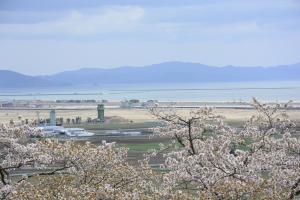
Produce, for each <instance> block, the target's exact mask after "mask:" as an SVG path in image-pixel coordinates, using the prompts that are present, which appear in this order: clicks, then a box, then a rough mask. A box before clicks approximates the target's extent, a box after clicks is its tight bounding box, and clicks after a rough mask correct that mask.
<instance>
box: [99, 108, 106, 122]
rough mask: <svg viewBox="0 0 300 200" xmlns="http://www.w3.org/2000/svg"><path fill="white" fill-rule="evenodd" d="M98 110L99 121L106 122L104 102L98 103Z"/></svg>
mask: <svg viewBox="0 0 300 200" xmlns="http://www.w3.org/2000/svg"><path fill="white" fill-rule="evenodd" d="M97 110H98V119H99V121H100V122H104V121H105V119H104V104H98V107H97Z"/></svg>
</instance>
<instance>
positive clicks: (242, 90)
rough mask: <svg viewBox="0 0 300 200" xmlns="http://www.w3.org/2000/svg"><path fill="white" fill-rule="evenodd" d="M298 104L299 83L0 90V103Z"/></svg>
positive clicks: (101, 86) (189, 84)
mask: <svg viewBox="0 0 300 200" xmlns="http://www.w3.org/2000/svg"><path fill="white" fill-rule="evenodd" d="M252 97H256V98H258V99H259V100H261V101H288V100H293V101H296V102H300V81H280V82H278V81H277V82H232V83H185V84H141V85H100V86H80V87H79V86H78V87H62V88H51V89H42V88H41V89H25V90H24V89H19V90H18V89H11V90H3V89H0V100H14V99H15V100H65V99H68V100H69V99H70V100H71V99H73V100H74V99H78V100H87V99H95V100H102V99H106V100H124V99H133V98H134V99H140V100H150V99H155V100H159V101H249V100H251V98H252Z"/></svg>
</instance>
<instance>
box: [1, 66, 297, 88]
mask: <svg viewBox="0 0 300 200" xmlns="http://www.w3.org/2000/svg"><path fill="white" fill-rule="evenodd" d="M5 71H6V72H5ZM3 73H4V74H5V73H8V70H0V79H1V77H3ZM14 73H15V74H14ZM12 74H14V75H15V76H13V75H12ZM4 76H5V75H4ZM5 77H6V79H5V80H6V82H5V81H3V80H2V81H1V80H0V88H1V87H3V86H4V87H9V86H13V87H18V86H19V85H20V86H22V87H33V86H37V85H38V86H40V87H49V86H62V85H95V84H96V85H98V84H141V83H192V82H239V81H280V80H300V63H296V64H292V65H279V66H268V67H262V66H256V67H238V66H232V65H228V66H224V67H216V66H209V65H204V64H200V63H190V62H177V61H176V62H175V61H174V62H164V63H158V64H152V65H147V66H143V67H132V66H123V67H117V68H81V69H78V70H71V71H63V72H60V73H57V74H53V75H46V76H28V75H23V74H20V73H17V72H13V71H11V74H10V76H7V75H6V76H5ZM7 77H10V79H8V78H7ZM17 79H19V80H17ZM22 81H23V82H24V81H27V83H26V84H25V85H24V84H19V85H18V84H16V83H15V82H19V83H22Z"/></svg>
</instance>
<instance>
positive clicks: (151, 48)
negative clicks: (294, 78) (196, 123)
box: [0, 0, 300, 75]
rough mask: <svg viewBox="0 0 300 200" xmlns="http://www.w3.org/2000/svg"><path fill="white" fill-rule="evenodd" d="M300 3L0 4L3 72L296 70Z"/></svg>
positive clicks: (20, 0) (37, 0) (134, 0)
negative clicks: (181, 65) (164, 67)
mask: <svg viewBox="0 0 300 200" xmlns="http://www.w3.org/2000/svg"><path fill="white" fill-rule="evenodd" d="M299 52H300V0H251V1H243V0H226V1H225V0H224V1H217V0H157V1H156V0H101V1H99V0H43V1H41V0H0V69H8V70H14V71H17V72H21V73H25V74H29V75H43V74H53V73H57V72H61V71H66V70H74V69H79V68H85V67H89V68H90V67H99V68H112V67H118V66H143V65H149V64H153V63H160V62H167V61H184V62H197V63H202V64H207V65H214V66H226V65H238V66H274V65H283V64H293V63H299V62H300V53H299Z"/></svg>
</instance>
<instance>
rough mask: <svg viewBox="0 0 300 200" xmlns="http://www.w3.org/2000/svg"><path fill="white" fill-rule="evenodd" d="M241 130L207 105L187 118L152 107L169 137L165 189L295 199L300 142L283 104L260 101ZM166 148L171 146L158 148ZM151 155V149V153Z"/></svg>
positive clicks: (212, 195) (212, 196)
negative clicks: (225, 121)
mask: <svg viewBox="0 0 300 200" xmlns="http://www.w3.org/2000/svg"><path fill="white" fill-rule="evenodd" d="M253 106H254V108H255V109H256V111H257V113H256V114H255V115H254V116H253V117H251V118H250V119H249V120H248V121H247V122H246V124H245V125H244V126H243V127H242V128H233V127H230V126H228V125H226V124H225V123H224V121H223V117H221V116H218V115H215V114H214V113H213V110H212V109H210V108H202V109H199V110H198V111H192V112H191V113H190V115H189V116H188V117H186V116H181V115H179V114H177V113H176V112H175V111H174V110H168V111H166V110H165V109H160V108H158V107H154V108H152V109H151V110H150V111H151V112H152V114H154V115H155V116H156V117H157V118H159V119H160V120H162V121H163V123H164V125H163V126H161V127H158V128H157V129H156V130H155V132H156V133H157V134H158V135H159V136H160V137H169V138H173V139H174V140H175V141H176V142H173V143H172V144H173V151H169V152H168V153H165V155H164V156H165V158H166V159H165V162H164V164H163V165H162V167H163V168H164V169H166V170H168V171H169V172H168V173H166V174H165V175H164V179H163V185H164V187H163V188H164V189H166V190H168V191H170V192H171V191H178V190H179V191H182V192H184V193H189V194H193V195H194V197H197V198H205V199H274V198H275V199H293V198H295V197H296V196H298V195H299V194H300V168H299V166H300V140H299V139H298V138H297V137H296V135H295V134H294V133H295V124H294V123H293V122H291V121H290V120H289V119H288V116H287V114H286V112H285V108H286V106H287V105H280V104H273V105H270V104H261V103H259V102H258V101H257V100H256V99H254V102H253ZM164 148H167V149H169V148H170V146H167V147H162V150H163V149H164ZM154 154H155V153H154Z"/></svg>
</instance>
